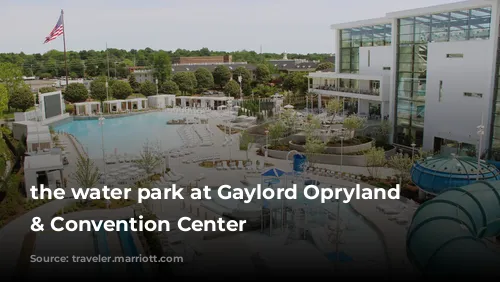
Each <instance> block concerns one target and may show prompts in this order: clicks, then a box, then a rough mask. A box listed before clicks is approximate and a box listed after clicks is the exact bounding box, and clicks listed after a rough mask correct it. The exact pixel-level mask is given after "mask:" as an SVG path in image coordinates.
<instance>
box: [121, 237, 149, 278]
mask: <svg viewBox="0 0 500 282" xmlns="http://www.w3.org/2000/svg"><path fill="white" fill-rule="evenodd" d="M118 237H119V238H120V243H121V246H122V251H123V255H124V256H125V257H128V258H137V257H139V256H140V255H139V251H138V250H137V246H136V245H135V242H134V237H132V233H130V231H128V230H127V231H124V230H120V231H118ZM128 266H129V267H130V268H129V271H131V272H132V274H133V275H134V276H136V277H138V276H141V275H142V274H143V273H144V270H143V268H142V263H141V262H140V261H134V262H131V263H129V264H128Z"/></svg>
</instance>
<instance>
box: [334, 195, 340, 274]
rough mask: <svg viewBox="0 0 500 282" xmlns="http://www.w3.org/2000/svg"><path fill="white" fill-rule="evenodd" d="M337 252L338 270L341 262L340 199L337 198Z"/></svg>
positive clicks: (336, 262) (336, 267)
mask: <svg viewBox="0 0 500 282" xmlns="http://www.w3.org/2000/svg"><path fill="white" fill-rule="evenodd" d="M335 233H336V234H335V237H336V238H335V239H336V240H335V254H336V256H337V258H336V260H335V269H336V270H338V267H339V264H340V252H339V248H340V246H339V245H340V199H337V224H336V226H335Z"/></svg>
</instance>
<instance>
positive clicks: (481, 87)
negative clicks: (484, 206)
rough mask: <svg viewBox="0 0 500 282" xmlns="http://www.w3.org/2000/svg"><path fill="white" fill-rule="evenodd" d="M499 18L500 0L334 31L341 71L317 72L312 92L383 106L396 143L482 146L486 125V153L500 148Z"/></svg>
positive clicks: (396, 16)
mask: <svg viewBox="0 0 500 282" xmlns="http://www.w3.org/2000/svg"><path fill="white" fill-rule="evenodd" d="M499 18H500V14H499V0H474V1H464V2H459V3H453V4H445V5H439V6H433V7H427V8H420V9H414V10H407V11H400V12H394V13H389V14H387V15H386V17H384V18H380V19H372V20H366V21H357V22H352V23H345V24H335V25H332V26H331V27H332V29H333V30H334V37H335V42H336V44H335V46H336V54H337V56H336V58H335V60H336V61H335V65H336V69H337V72H335V73H320V72H316V73H311V74H310V75H309V88H310V91H313V92H315V93H317V94H319V96H321V95H330V96H334V97H336V96H339V97H350V98H355V99H357V100H358V109H357V110H358V113H361V112H364V111H365V110H366V108H367V106H366V103H368V104H369V107H373V106H372V105H373V104H376V103H380V105H381V106H380V115H381V116H382V117H385V116H386V115H387V116H388V117H387V118H388V119H389V120H390V121H391V122H392V124H393V125H394V131H393V132H394V133H393V137H392V139H393V142H394V143H396V144H401V145H407V146H410V145H411V144H416V146H417V147H423V149H424V150H434V151H440V149H441V146H444V145H446V144H449V143H454V144H458V145H459V146H469V147H477V146H478V144H479V140H480V137H479V134H478V128H477V127H478V126H479V125H481V123H483V125H484V127H485V130H484V135H483V137H482V143H481V148H482V150H481V152H485V151H487V150H488V151H491V150H489V149H492V150H494V148H500V117H498V118H497V113H498V114H500V101H498V103H499V106H498V108H497V106H496V105H497V93H500V91H499V85H498V79H497V78H498V77H499V68H498V65H499V63H500V61H499V59H500V57H499V56H497V52H499V49H498V48H499V46H498V41H499V30H498V27H499V24H500V22H499ZM333 81H334V82H335V83H336V84H334V86H331V85H330V84H332V83H333ZM367 82H368V84H367ZM318 83H319V85H318ZM325 85H326V86H325ZM318 88H320V89H318ZM339 90H341V92H342V93H339ZM346 93H347V94H346ZM367 95H372V96H371V99H370V98H369V97H367ZM373 96H375V97H373ZM318 99H320V98H318ZM377 110H378V109H375V111H372V112H375V113H376V112H377Z"/></svg>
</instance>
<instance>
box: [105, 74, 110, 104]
mask: <svg viewBox="0 0 500 282" xmlns="http://www.w3.org/2000/svg"><path fill="white" fill-rule="evenodd" d="M108 88H109V83H108V77H107V76H106V100H107V101H109V91H108Z"/></svg>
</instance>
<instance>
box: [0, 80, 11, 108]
mask: <svg viewBox="0 0 500 282" xmlns="http://www.w3.org/2000/svg"><path fill="white" fill-rule="evenodd" d="M8 108H9V93H8V91H7V87H5V85H3V84H1V83H0V114H1V113H3V112H4V111H5V110H7V109H8Z"/></svg>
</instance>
